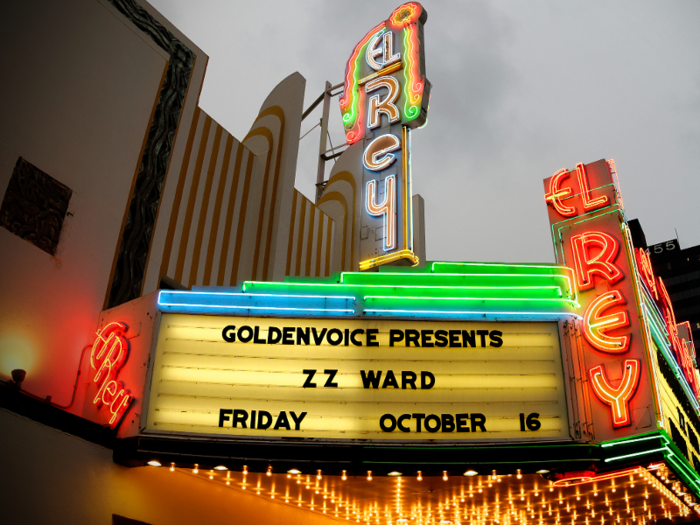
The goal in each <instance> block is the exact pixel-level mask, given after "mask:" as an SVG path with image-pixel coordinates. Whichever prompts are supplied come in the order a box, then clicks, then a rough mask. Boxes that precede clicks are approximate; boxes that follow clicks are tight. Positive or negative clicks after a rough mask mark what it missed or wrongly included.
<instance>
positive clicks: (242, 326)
mask: <svg viewBox="0 0 700 525" xmlns="http://www.w3.org/2000/svg"><path fill="white" fill-rule="evenodd" d="M146 430H149V431H159V432H185V433H194V434H216V435H221V436H246V437H265V438H281V437H286V438H315V439H325V440H338V439H363V440H400V441H427V440H431V441H433V440H440V441H465V440H468V441H474V440H479V441H494V440H505V439H507V440H513V441H516V440H517V441H529V440H537V439H549V440H551V439H569V438H570V435H569V423H568V417H567V403H566V393H565V388H564V378H563V372H562V362H561V350H560V343H559V334H558V329H557V324H556V323H534V322H533V323H499V322H483V323H458V322H413V321H411V322H408V321H377V320H372V321H357V320H336V319H265V318H251V317H217V316H204V315H185V314H163V315H162V319H161V324H160V332H159V335H158V342H157V346H156V351H155V362H154V367H153V376H152V381H151V390H150V397H149V406H148V416H147V422H146Z"/></svg>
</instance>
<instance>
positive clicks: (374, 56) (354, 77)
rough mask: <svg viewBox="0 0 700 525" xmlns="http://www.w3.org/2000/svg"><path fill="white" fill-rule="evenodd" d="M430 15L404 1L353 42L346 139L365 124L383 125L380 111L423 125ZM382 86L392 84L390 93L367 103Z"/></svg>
mask: <svg viewBox="0 0 700 525" xmlns="http://www.w3.org/2000/svg"><path fill="white" fill-rule="evenodd" d="M427 19H428V13H427V12H426V11H425V9H423V6H421V5H420V4H419V3H418V2H409V3H406V4H403V5H402V6H400V7H398V8H397V9H396V10H395V11H394V12H393V13H391V16H390V17H389V18H388V19H387V20H386V21H384V22H382V23H381V24H379V25H377V26H375V27H374V28H373V29H372V30H371V31H370V32H369V33H367V34H366V35H365V36H364V38H363V39H362V40H360V42H359V43H358V44H357V45H356V46H355V49H354V50H353V52H352V55H351V56H350V60H348V63H347V66H346V68H345V92H344V93H343V96H342V97H341V98H340V111H341V113H342V116H343V125H344V127H345V137H346V139H347V142H348V144H354V143H355V142H357V141H358V140H360V139H361V138H362V137H363V136H364V135H365V132H366V128H365V124H367V127H368V128H370V129H374V127H377V126H379V124H378V121H377V116H378V113H384V114H385V115H387V116H388V117H389V119H390V121H391V122H399V121H400V122H401V124H403V125H404V126H407V127H409V128H416V127H419V126H422V125H423V124H425V121H426V118H427V115H428V101H429V98H430V82H428V81H427V80H426V78H425V53H424V50H423V24H424V23H425V22H426V20H427ZM380 78H381V79H382V81H381V82H378V81H377V79H380ZM380 87H385V88H387V89H389V95H387V96H385V97H383V98H382V97H380V96H379V95H374V96H372V97H371V98H370V101H369V108H368V107H367V106H368V104H367V98H368V97H369V93H372V92H373V91H376V90H378V89H379V88H380ZM368 109H369V116H368V118H367V113H368ZM365 120H367V122H365Z"/></svg>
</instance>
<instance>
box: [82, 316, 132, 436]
mask: <svg viewBox="0 0 700 525" xmlns="http://www.w3.org/2000/svg"><path fill="white" fill-rule="evenodd" d="M127 330H128V327H127V325H126V324H124V323H121V322H116V321H115V322H111V323H108V324H107V325H105V326H104V327H103V328H102V329H101V330H98V331H97V332H96V335H97V337H96V338H95V342H94V343H93V345H92V351H91V352H90V367H91V368H93V369H95V370H96V373H95V376H94V377H93V382H94V383H100V382H101V385H100V386H99V387H98V390H97V394H96V395H95V398H94V399H93V400H92V403H93V404H94V405H96V406H97V407H98V408H100V407H101V406H102V405H105V406H108V407H109V412H110V413H111V414H112V417H111V418H110V420H109V426H110V428H114V427H115V426H116V425H117V423H119V421H120V420H121V419H122V417H123V416H124V413H125V412H126V409H127V408H128V407H129V403H130V402H131V399H132V397H131V395H129V391H128V390H125V389H124V385H123V383H121V382H117V376H118V375H119V369H120V368H121V367H122V366H123V365H124V361H126V358H127V353H128V349H129V342H128V340H127V339H126V336H125V335H124V332H126V331H127ZM105 335H107V338H106V339H105V337H104V336H105ZM115 350H116V356H115V358H114V359H111V357H112V355H113V352H114V351H115ZM105 352H107V353H106V355H105ZM98 365H99V368H98ZM104 371H106V374H105V376H104V377H102V373H103V372H104ZM106 394H110V395H111V396H112V398H111V400H110V399H107V398H106V397H105V395H106ZM117 401H119V403H118V405H117V406H116V408H115V407H114V404H115V402H117Z"/></svg>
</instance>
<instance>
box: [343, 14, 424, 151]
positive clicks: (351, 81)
mask: <svg viewBox="0 0 700 525" xmlns="http://www.w3.org/2000/svg"><path fill="white" fill-rule="evenodd" d="M403 8H407V9H411V10H413V12H412V14H411V15H410V16H409V18H408V19H406V20H403V21H401V22H398V21H393V22H390V23H391V26H392V28H393V29H403V32H404V46H405V49H406V52H405V53H404V57H403V58H404V62H405V64H404V79H405V85H404V94H405V96H406V102H405V103H404V111H403V116H404V118H405V119H406V120H407V121H411V120H414V119H416V118H417V117H418V116H419V115H420V103H421V100H422V96H423V91H424V88H425V78H424V77H421V76H420V75H419V74H418V73H419V68H420V59H419V57H418V45H419V42H418V29H417V27H416V23H417V20H418V18H419V17H420V14H421V12H422V7H421V6H420V4H417V3H414V2H409V3H407V4H403V5H401V6H399V7H397V8H396V9H395V10H394V11H393V13H392V14H391V16H390V17H389V21H391V20H392V18H394V17H395V15H396V14H397V13H398V12H399V11H400V10H401V9H403ZM386 30H387V21H384V22H382V23H380V24H377V25H376V26H375V27H373V28H372V29H371V30H370V31H369V32H368V33H367V34H366V35H365V36H364V38H363V39H362V40H360V42H359V43H358V44H357V45H356V46H355V49H354V50H353V53H352V54H351V55H350V59H349V60H348V62H347V64H346V66H345V92H344V93H343V95H342V96H341V97H340V100H339V103H340V111H341V113H342V116H343V117H342V118H343V125H344V126H345V138H346V140H347V143H348V144H354V143H355V142H357V141H358V140H360V139H361V138H362V137H363V136H364V129H363V128H362V127H361V126H360V125H359V122H362V118H361V117H362V115H361V99H362V98H363V96H364V93H363V92H362V90H360V89H359V87H360V84H359V71H360V65H361V62H362V60H363V59H364V57H365V55H366V49H367V46H368V45H369V42H370V39H372V38H373V37H376V36H380V35H381V34H383V33H384V31H386ZM407 44H408V45H407Z"/></svg>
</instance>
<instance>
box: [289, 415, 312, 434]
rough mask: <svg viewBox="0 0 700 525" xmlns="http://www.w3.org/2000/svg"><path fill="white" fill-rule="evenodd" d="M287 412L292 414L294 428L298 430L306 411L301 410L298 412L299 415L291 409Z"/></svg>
mask: <svg viewBox="0 0 700 525" xmlns="http://www.w3.org/2000/svg"><path fill="white" fill-rule="evenodd" d="M289 413H290V414H291V415H292V419H293V420H294V430H299V425H301V422H302V421H303V420H304V418H305V417H306V414H308V412H302V413H301V414H299V417H297V415H296V414H295V413H294V411H293V410H290V411H289Z"/></svg>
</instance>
